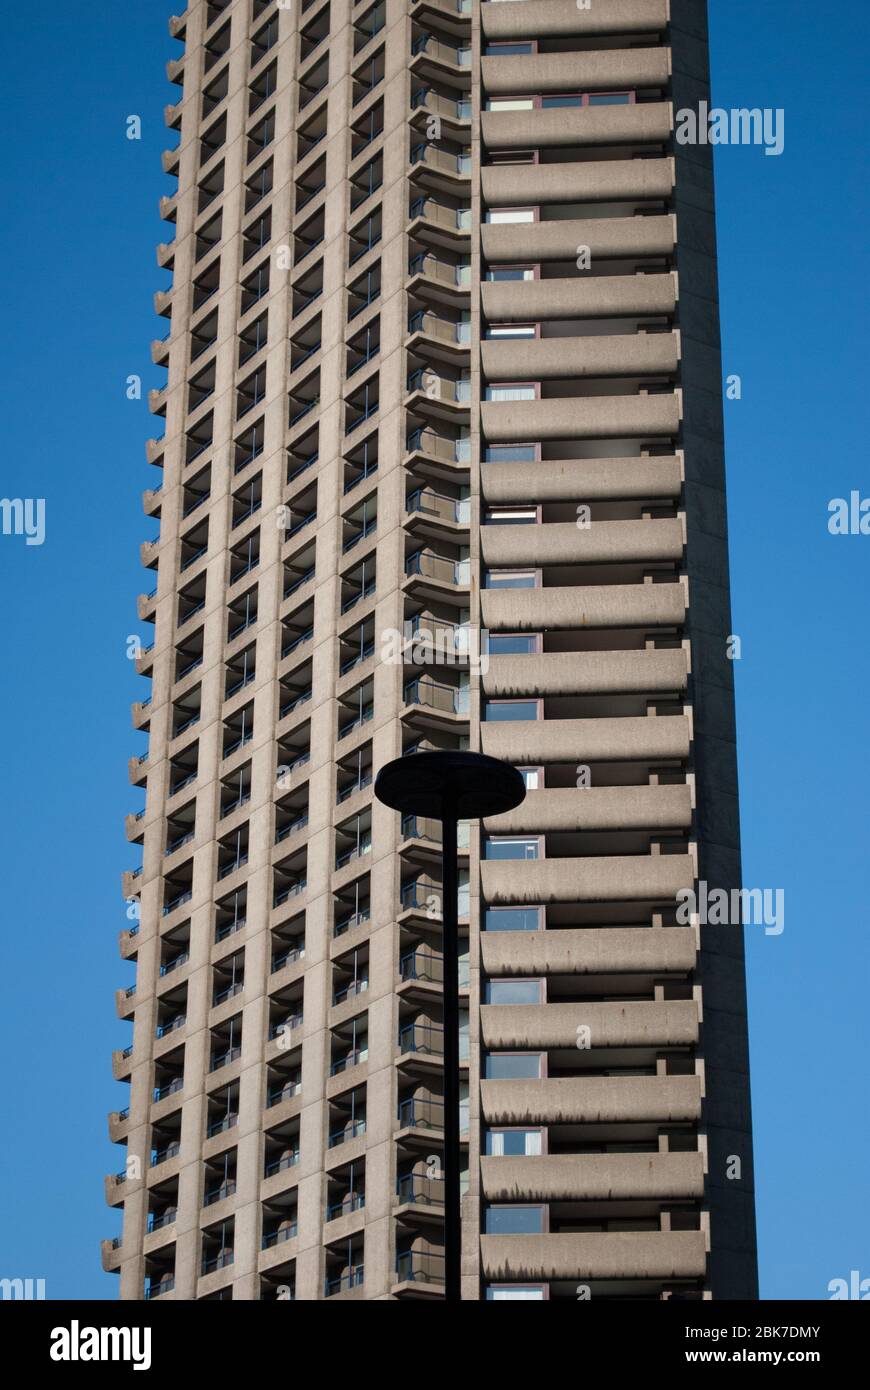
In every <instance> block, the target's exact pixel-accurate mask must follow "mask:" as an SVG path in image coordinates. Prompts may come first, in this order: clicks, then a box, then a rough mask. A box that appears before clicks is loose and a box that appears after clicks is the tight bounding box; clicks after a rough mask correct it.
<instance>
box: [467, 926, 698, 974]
mask: <svg viewBox="0 0 870 1390" xmlns="http://www.w3.org/2000/svg"><path fill="white" fill-rule="evenodd" d="M480 947H481V953H482V959H483V968H484V970H485V971H486V973H487V975H489V976H491V977H494V978H502V979H503V978H505V977H508V978H509V977H511V976H516V977H518V978H520V979H523V978H525V979H528V978H530V977H533V976H538V975H541V976H547V975H610V974H613V975H626V974H640V975H646V974H650V973H652V974H658V973H660V972H661V973H666V974H673V973H680V972H683V971H687V970H693V969H694V967H695V957H696V944H695V933H694V932H693V931H692V929H691V927H662V928H657V927H602V928H597V927H580V928H576V929H570V930H560V931H545V932H544V931H534V932H513V931H504V932H501V931H497V932H481V934H480Z"/></svg>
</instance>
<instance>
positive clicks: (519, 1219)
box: [486, 1206, 544, 1236]
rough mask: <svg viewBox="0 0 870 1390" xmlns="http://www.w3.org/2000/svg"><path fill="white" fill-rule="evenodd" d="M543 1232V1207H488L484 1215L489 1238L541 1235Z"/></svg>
mask: <svg viewBox="0 0 870 1390" xmlns="http://www.w3.org/2000/svg"><path fill="white" fill-rule="evenodd" d="M543 1231H544V1208H543V1207H507V1206H505V1207H490V1208H489V1210H488V1211H487V1213H486V1233H487V1235H490V1236H528V1235H541V1234H542V1233H543Z"/></svg>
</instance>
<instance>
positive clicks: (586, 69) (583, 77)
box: [480, 48, 671, 96]
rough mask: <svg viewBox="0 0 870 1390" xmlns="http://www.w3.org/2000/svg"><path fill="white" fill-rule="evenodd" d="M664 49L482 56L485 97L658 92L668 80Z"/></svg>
mask: <svg viewBox="0 0 870 1390" xmlns="http://www.w3.org/2000/svg"><path fill="white" fill-rule="evenodd" d="M670 59H671V54H670V49H668V48H605V49H595V50H592V51H589V52H585V53H528V54H526V53H523V54H518V55H508V56H506V57H503V58H499V57H484V58H481V60H480V72H481V77H482V79H483V86H484V90H485V91H486V92H487V93H488V95H489V96H498V95H501V96H522V95H525V94H532V95H538V94H539V93H543V92H622V91H633V90H634V89H635V88H637V87H663V86H665V85H666V84H667V82H668V79H669V77H670V75H671V61H670Z"/></svg>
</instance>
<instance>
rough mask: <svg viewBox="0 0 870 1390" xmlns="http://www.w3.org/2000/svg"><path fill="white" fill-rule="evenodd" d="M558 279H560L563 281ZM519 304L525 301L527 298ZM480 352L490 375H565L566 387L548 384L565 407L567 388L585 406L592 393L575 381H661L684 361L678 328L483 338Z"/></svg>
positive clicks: (550, 399)
mask: <svg viewBox="0 0 870 1390" xmlns="http://www.w3.org/2000/svg"><path fill="white" fill-rule="evenodd" d="M602 278H603V277H602ZM552 283H556V284H558V281H555V282H552ZM584 283H587V284H588V283H591V282H589V281H586V282H584ZM519 305H520V307H521V306H522V301H520V302H519ZM567 312H568V311H567V309H566V314H567ZM480 357H481V368H482V372H483V377H484V380H485V381H517V380H529V379H530V378H531V379H534V380H535V381H537V382H542V381H545V382H550V381H556V382H560V381H561V382H564V383H565V384H566V385H565V387H563V388H559V387H558V386H554V387H549V388H547V387H545V388H544V390H543V391H542V392H541V396H542V398H543V402H542V403H543V404H545V405H547V406H550V405H552V404H553V403H554V397H560V399H559V404H560V406H562V407H563V408H564V401H563V399H562V398H561V393H562V391H564V392H565V395H566V396H567V397H568V399H571V400H575V401H576V400H578V399H582V401H583V406H584V408H585V406H586V404H587V402H588V400H589V397H588V396H585V395H582V396H580V395H577V394H575V392H576V391H577V387H576V385H575V383H578V382H582V381H592V382H595V381H598V380H608V379H610V378H612V377H626V378H628V379H629V380H630V381H635V380H638V381H640V380H642V379H643V378H644V377H654V378H656V381H657V382H658V379H659V378H664V377H666V378H668V379H673V378H674V377H675V376H676V373H677V370H678V368H679V365H680V344H679V338H678V336H677V334H676V333H644V332H640V333H607V334H602V335H600V336H588V337H587V336H582V335H578V336H575V337H570V336H566V337H564V338H551V337H547V338H529V339H522V340H517V341H514V342H511V341H507V340H504V341H488V342H482V343H481V345H480ZM621 399H625V397H622V398H621ZM542 437H543V436H542Z"/></svg>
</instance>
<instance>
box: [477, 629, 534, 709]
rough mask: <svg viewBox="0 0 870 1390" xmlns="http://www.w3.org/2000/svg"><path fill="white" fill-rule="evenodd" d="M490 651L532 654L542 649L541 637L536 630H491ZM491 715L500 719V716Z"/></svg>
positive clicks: (497, 654) (518, 654)
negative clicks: (495, 631)
mask: <svg viewBox="0 0 870 1390" xmlns="http://www.w3.org/2000/svg"><path fill="white" fill-rule="evenodd" d="M488 651H489V654H490V656H531V655H533V653H535V652H537V651H540V639H539V637H538V634H537V633H535V632H497V633H492V632H491V633H490V635H489V646H488ZM506 703H508V704H510V703H511V702H510V701H506ZM489 717H491V718H494V719H498V717H499V716H498V715H497V714H495V715H492V716H489Z"/></svg>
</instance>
